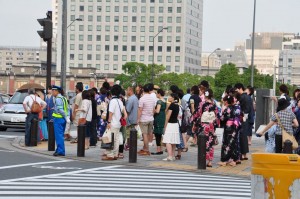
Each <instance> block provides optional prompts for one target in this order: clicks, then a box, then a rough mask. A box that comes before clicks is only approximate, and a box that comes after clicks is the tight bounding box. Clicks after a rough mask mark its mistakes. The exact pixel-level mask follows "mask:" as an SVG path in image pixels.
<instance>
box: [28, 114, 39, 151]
mask: <svg viewBox="0 0 300 199" xmlns="http://www.w3.org/2000/svg"><path fill="white" fill-rule="evenodd" d="M38 131H39V120H38V119H33V120H32V121H31V128H30V146H37V138H38Z"/></svg>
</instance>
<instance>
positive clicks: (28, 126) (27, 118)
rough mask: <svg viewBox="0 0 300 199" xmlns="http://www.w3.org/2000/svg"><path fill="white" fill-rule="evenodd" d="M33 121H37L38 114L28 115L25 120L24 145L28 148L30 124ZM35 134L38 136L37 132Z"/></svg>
mask: <svg viewBox="0 0 300 199" xmlns="http://www.w3.org/2000/svg"><path fill="white" fill-rule="evenodd" d="M33 119H38V114H36V113H28V114H27V117H26V120H25V145H26V146H30V129H31V122H32V120H33ZM37 134H38V135H39V133H38V132H37Z"/></svg>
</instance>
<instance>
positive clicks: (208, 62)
mask: <svg viewBox="0 0 300 199" xmlns="http://www.w3.org/2000/svg"><path fill="white" fill-rule="evenodd" d="M217 50H221V48H217V49H215V50H214V51H213V52H212V53H210V54H209V55H208V63H207V76H209V57H210V56H211V55H212V54H214V53H215V52H216V51H217Z"/></svg>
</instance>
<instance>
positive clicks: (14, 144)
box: [10, 138, 251, 180]
mask: <svg viewBox="0 0 300 199" xmlns="http://www.w3.org/2000/svg"><path fill="white" fill-rule="evenodd" d="M21 141H22V138H15V139H14V140H13V141H12V142H11V143H10V144H11V146H12V147H14V148H17V149H19V150H23V151H27V152H30V153H35V154H40V155H45V156H49V157H53V156H52V155H50V154H48V153H44V152H41V151H34V150H30V149H29V148H27V147H22V146H21ZM31 148H34V147H31ZM60 158H62V159H68V160H75V161H80V162H88V163H97V164H104V165H109V166H111V165H116V164H115V163H113V162H104V161H103V162H99V161H94V160H87V159H84V157H71V156H60ZM154 163H156V162H154ZM117 164H118V165H124V166H129V167H135V168H147V169H156V170H157V169H165V170H172V171H185V172H194V173H199V174H209V175H215V176H216V175H220V176H227V177H236V178H241V179H247V180H249V179H250V177H251V176H245V175H238V174H227V173H223V172H216V170H214V171H215V172H212V171H209V170H198V169H196V168H195V169H193V168H190V169H184V168H182V167H184V166H187V167H188V168H189V167H192V166H190V165H183V164H181V165H178V166H176V168H172V167H162V166H159V163H157V164H158V166H153V164H152V166H151V165H150V166H148V165H142V164H141V163H139V162H137V163H124V162H118V163H117Z"/></svg>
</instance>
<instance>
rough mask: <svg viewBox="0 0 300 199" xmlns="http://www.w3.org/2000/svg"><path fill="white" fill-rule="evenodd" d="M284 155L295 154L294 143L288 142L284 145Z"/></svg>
mask: <svg viewBox="0 0 300 199" xmlns="http://www.w3.org/2000/svg"><path fill="white" fill-rule="evenodd" d="M282 153H286V154H293V143H292V142H291V141H290V140H286V141H285V142H284V143H283V151H282Z"/></svg>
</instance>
